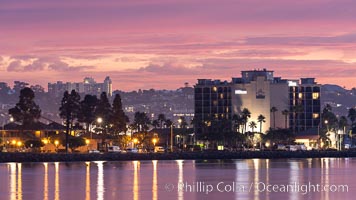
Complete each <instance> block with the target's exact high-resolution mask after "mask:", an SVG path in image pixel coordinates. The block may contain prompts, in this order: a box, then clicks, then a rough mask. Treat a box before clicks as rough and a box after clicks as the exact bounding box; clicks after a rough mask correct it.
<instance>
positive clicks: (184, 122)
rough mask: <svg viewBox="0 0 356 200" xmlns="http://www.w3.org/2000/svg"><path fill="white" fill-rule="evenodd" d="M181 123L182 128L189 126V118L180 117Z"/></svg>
mask: <svg viewBox="0 0 356 200" xmlns="http://www.w3.org/2000/svg"><path fill="white" fill-rule="evenodd" d="M179 125H180V127H181V128H187V126H188V123H187V120H185V117H183V116H182V117H179Z"/></svg>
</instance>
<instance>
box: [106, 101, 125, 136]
mask: <svg viewBox="0 0 356 200" xmlns="http://www.w3.org/2000/svg"><path fill="white" fill-rule="evenodd" d="M112 110H113V113H112V118H111V120H110V121H111V123H112V124H113V127H112V128H113V132H114V133H116V134H118V133H120V132H126V130H127V128H126V123H128V122H129V118H128V117H127V116H126V114H125V112H124V110H123V109H122V102H121V97H120V95H119V94H116V95H115V98H114V101H113V104H112Z"/></svg>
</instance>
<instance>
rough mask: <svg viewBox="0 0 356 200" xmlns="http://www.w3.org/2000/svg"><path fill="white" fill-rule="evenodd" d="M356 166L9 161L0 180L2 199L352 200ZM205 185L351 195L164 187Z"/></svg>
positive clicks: (349, 162)
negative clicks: (312, 187) (292, 187)
mask: <svg viewBox="0 0 356 200" xmlns="http://www.w3.org/2000/svg"><path fill="white" fill-rule="evenodd" d="M354 168H356V159H353V158H349V159H339V158H337V159H335V158H323V159H286V160H282V159H281V160H264V159H246V160H235V161H231V160H228V161H223V160H215V161H214V160H211V161H209V162H204V161H198V162H195V161H190V160H176V161H157V160H153V161H123V162H77V163H59V162H56V163H38V164H37V163H32V164H27V163H25V164H21V163H7V164H0V179H1V180H3V182H4V184H3V186H5V187H2V188H0V199H11V200H15V199H16V200H17V199H20V200H21V199H44V200H48V199H55V200H59V199H86V200H90V199H97V200H102V199H119V198H120V199H135V200H137V199H151V198H152V199H154V200H157V199H216V198H224V199H289V200H293V199H327V200H331V199H352V197H353V196H355V195H356V192H355V191H353V190H352V187H353V186H355V184H353V180H354V179H355V178H356V176H355V175H353V173H352V171H354ZM130 172H131V173H130ZM350 172H351V173H350ZM199 182H204V184H205V186H206V185H208V184H212V185H215V186H216V185H217V184H218V183H219V182H224V185H228V186H229V185H231V184H236V185H245V186H250V184H251V183H255V184H257V183H261V182H263V183H265V184H266V185H269V184H277V185H281V184H282V185H283V184H285V185H287V184H293V183H295V182H296V183H298V184H308V183H309V182H310V183H312V184H323V185H332V184H346V185H349V192H348V193H340V192H339V193H337V192H329V191H324V192H312V193H308V195H302V194H301V192H284V193H282V192H261V191H258V190H255V189H253V190H252V191H251V192H241V191H230V192H228V191H225V192H219V191H217V190H216V187H215V191H213V192H211V193H209V194H206V193H205V192H204V190H202V189H199V190H198V189H197V188H196V189H195V191H191V192H190V191H184V190H177V188H176V189H175V190H173V191H166V188H165V187H164V186H165V184H167V183H172V184H174V186H177V185H178V184H179V183H188V184H191V185H194V184H195V185H197V184H198V183H199ZM236 185H235V186H236ZM255 186H256V185H255ZM228 188H229V187H228ZM234 189H236V188H234ZM237 189H238V188H237ZM118 195H119V196H118Z"/></svg>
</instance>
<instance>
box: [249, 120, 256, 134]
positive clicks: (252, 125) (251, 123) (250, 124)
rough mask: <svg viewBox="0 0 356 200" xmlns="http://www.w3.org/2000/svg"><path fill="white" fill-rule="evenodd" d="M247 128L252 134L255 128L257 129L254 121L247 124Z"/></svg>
mask: <svg viewBox="0 0 356 200" xmlns="http://www.w3.org/2000/svg"><path fill="white" fill-rule="evenodd" d="M249 127H250V128H251V129H252V133H254V130H255V128H257V124H256V122H254V121H251V122H250V123H249Z"/></svg>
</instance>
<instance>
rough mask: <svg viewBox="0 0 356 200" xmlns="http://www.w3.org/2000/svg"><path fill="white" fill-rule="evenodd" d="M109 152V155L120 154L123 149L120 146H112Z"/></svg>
mask: <svg viewBox="0 0 356 200" xmlns="http://www.w3.org/2000/svg"><path fill="white" fill-rule="evenodd" d="M108 152H109V153H119V152H121V149H120V147H119V146H111V147H108Z"/></svg>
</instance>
